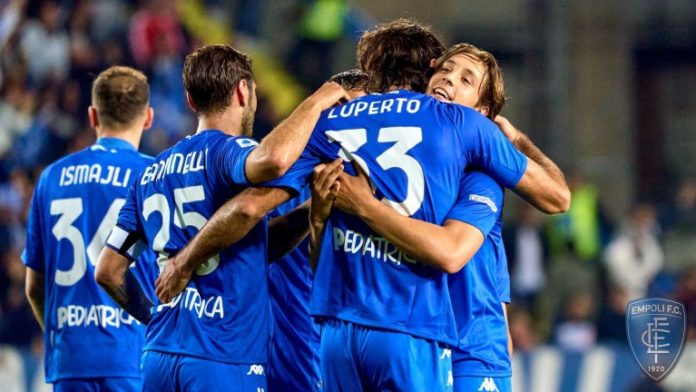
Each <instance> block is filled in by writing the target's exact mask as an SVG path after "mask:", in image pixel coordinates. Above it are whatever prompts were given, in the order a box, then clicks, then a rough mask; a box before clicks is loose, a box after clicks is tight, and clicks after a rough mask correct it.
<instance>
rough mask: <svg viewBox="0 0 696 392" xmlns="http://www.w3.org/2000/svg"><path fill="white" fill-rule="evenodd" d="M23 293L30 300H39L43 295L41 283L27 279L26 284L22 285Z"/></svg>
mask: <svg viewBox="0 0 696 392" xmlns="http://www.w3.org/2000/svg"><path fill="white" fill-rule="evenodd" d="M24 294H25V295H26V296H27V299H28V300H29V301H31V302H36V301H40V300H41V299H42V298H43V296H44V288H43V284H42V283H39V282H35V281H33V280H31V279H27V282H26V285H25V287H24Z"/></svg>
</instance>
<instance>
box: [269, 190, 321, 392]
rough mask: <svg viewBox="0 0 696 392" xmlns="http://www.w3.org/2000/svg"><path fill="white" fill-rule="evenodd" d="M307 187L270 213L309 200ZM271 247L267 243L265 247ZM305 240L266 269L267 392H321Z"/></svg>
mask: <svg viewBox="0 0 696 392" xmlns="http://www.w3.org/2000/svg"><path fill="white" fill-rule="evenodd" d="M309 196H310V188H309V187H306V188H305V189H304V190H303V191H302V193H300V196H298V197H296V198H294V199H292V200H289V201H288V202H286V203H285V204H283V205H281V206H279V207H278V208H277V209H276V210H274V211H273V212H272V213H271V214H270V217H276V216H281V215H284V214H287V213H288V212H290V211H292V209H294V208H295V207H297V206H298V205H300V204H302V203H303V202H304V201H305V200H307V199H309ZM270 246H273V244H269V247H270ZM308 246H309V240H308V239H305V240H304V241H302V242H301V243H300V245H298V246H297V247H295V248H294V249H293V250H292V251H290V253H288V254H287V255H285V256H283V257H282V258H280V259H279V260H277V261H275V262H273V263H271V264H270V266H269V267H268V269H269V271H268V279H269V288H268V289H269V293H270V295H271V313H272V314H273V334H272V337H271V350H270V358H269V361H268V366H267V369H268V390H269V391H312V390H321V369H320V367H319V345H320V335H319V324H317V323H315V322H314V318H312V316H310V315H309V295H310V292H311V290H312V276H313V274H312V269H311V268H310V267H309V250H308V249H309V248H308Z"/></svg>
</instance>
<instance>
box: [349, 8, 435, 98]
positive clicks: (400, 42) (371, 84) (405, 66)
mask: <svg viewBox="0 0 696 392" xmlns="http://www.w3.org/2000/svg"><path fill="white" fill-rule="evenodd" d="M444 51H445V46H444V45H443V44H442V42H441V41H440V39H439V38H438V37H437V36H436V35H435V34H434V33H433V32H432V31H431V30H430V28H429V27H427V26H423V25H421V24H419V23H418V22H416V21H414V20H409V19H398V20H395V21H391V22H387V23H383V24H380V25H377V26H376V27H375V28H374V29H373V30H371V31H367V32H365V33H363V35H362V36H361V37H360V41H359V42H358V50H357V58H358V63H359V64H360V68H361V69H362V70H363V71H365V73H367V75H368V82H367V86H366V91H367V92H384V91H387V90H388V89H389V87H391V86H397V87H406V86H410V88H411V90H413V91H417V92H424V91H425V89H426V87H427V86H428V81H429V79H430V77H431V76H432V74H433V69H432V68H431V67H430V61H431V60H432V59H437V58H439V57H440V56H441V55H442V53H443V52H444Z"/></svg>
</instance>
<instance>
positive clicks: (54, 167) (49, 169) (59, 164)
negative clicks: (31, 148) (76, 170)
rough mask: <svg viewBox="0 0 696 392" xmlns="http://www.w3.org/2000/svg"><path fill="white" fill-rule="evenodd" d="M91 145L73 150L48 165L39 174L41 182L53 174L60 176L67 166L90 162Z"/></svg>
mask: <svg viewBox="0 0 696 392" xmlns="http://www.w3.org/2000/svg"><path fill="white" fill-rule="evenodd" d="M89 151H90V147H87V148H84V149H82V150H80V151H77V152H73V153H71V154H68V155H66V156H64V157H62V158H59V159H57V160H56V161H54V162H53V163H51V164H50V165H47V166H46V167H45V168H44V169H43V170H42V171H41V175H40V176H39V184H40V183H41V182H42V180H43V181H46V180H47V179H49V178H51V177H53V176H59V175H60V170H61V169H62V168H64V167H66V166H72V165H79V164H84V163H88V160H89Z"/></svg>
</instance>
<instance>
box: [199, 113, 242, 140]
mask: <svg viewBox="0 0 696 392" xmlns="http://www.w3.org/2000/svg"><path fill="white" fill-rule="evenodd" d="M208 129H217V130H219V131H222V132H224V133H226V134H228V135H232V136H239V135H241V134H242V111H241V110H240V109H237V108H228V109H227V110H225V111H224V112H222V113H216V114H214V115H200V116H198V129H197V130H196V133H198V132H202V131H206V130H208Z"/></svg>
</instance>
